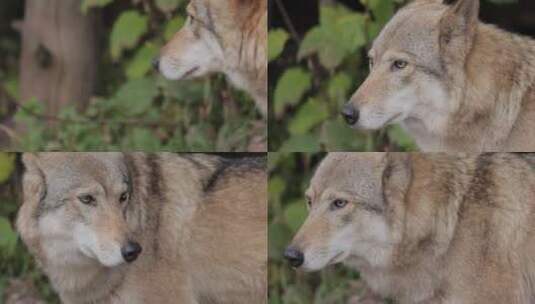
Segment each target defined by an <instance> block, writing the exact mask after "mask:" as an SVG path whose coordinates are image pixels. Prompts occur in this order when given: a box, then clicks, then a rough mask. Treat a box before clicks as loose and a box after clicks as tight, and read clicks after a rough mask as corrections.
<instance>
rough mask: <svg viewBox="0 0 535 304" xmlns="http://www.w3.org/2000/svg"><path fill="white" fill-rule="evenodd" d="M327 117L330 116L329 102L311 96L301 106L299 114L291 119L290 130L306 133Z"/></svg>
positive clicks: (296, 132)
mask: <svg viewBox="0 0 535 304" xmlns="http://www.w3.org/2000/svg"><path fill="white" fill-rule="evenodd" d="M327 117H329V108H328V107H327V104H326V103H325V102H320V101H318V100H317V99H315V98H310V99H309V100H308V102H307V103H305V104H304V105H302V106H301V107H300V108H299V111H298V112H297V115H296V116H295V117H294V118H293V119H292V120H291V121H290V125H289V127H288V130H289V131H290V134H304V133H306V132H308V131H309V130H310V129H311V128H313V127H314V126H315V125H317V124H319V123H320V122H322V121H324V120H325V119H327Z"/></svg>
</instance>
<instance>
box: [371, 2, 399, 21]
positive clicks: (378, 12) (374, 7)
mask: <svg viewBox="0 0 535 304" xmlns="http://www.w3.org/2000/svg"><path fill="white" fill-rule="evenodd" d="M368 7H369V8H370V9H371V11H372V12H373V15H374V17H375V21H376V22H377V23H378V24H380V25H384V24H386V23H387V22H388V20H389V19H390V17H392V15H393V14H394V1H392V0H368Z"/></svg>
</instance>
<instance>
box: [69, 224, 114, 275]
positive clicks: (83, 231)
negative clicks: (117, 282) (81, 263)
mask: <svg viewBox="0 0 535 304" xmlns="http://www.w3.org/2000/svg"><path fill="white" fill-rule="evenodd" d="M74 237H75V242H76V244H77V245H78V248H79V249H80V251H81V252H82V253H83V254H84V255H86V256H87V257H89V258H96V259H97V260H98V261H99V262H100V263H101V264H102V265H104V266H106V267H114V266H117V265H120V264H122V263H123V262H124V259H123V256H122V254H121V246H120V244H118V243H117V242H114V241H106V240H104V239H102V238H101V237H100V238H99V236H98V235H97V234H96V233H95V231H93V230H92V229H91V228H90V227H89V226H87V225H85V224H83V223H77V224H76V226H75V228H74Z"/></svg>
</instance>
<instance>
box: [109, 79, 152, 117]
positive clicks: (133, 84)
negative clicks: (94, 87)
mask: <svg viewBox="0 0 535 304" xmlns="http://www.w3.org/2000/svg"><path fill="white" fill-rule="evenodd" d="M156 95H158V87H157V86H156V83H155V82H154V80H153V79H152V78H140V79H134V80H130V81H128V82H127V83H125V84H123V85H122V86H121V87H120V88H119V90H118V91H117V94H116V95H115V98H114V101H113V102H114V103H115V105H116V106H118V107H119V108H120V109H121V110H122V111H124V112H126V113H130V114H132V115H138V114H142V113H144V112H145V111H146V110H147V109H148V108H149V107H150V106H151V104H152V101H153V100H154V98H155V97H156Z"/></svg>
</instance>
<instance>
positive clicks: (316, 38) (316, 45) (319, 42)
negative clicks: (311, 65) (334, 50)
mask: <svg viewBox="0 0 535 304" xmlns="http://www.w3.org/2000/svg"><path fill="white" fill-rule="evenodd" d="M325 36H326V33H325V30H324V28H322V27H320V26H315V27H313V28H312V29H310V30H309V31H308V32H307V33H306V35H305V37H304V38H303V41H301V45H300V46H299V52H298V53H297V58H298V59H299V60H301V59H303V58H304V57H307V56H310V55H312V54H314V53H317V52H318V51H319V50H321V49H322V48H323V47H326V45H325V44H324V41H325V40H326V39H327V38H325Z"/></svg>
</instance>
